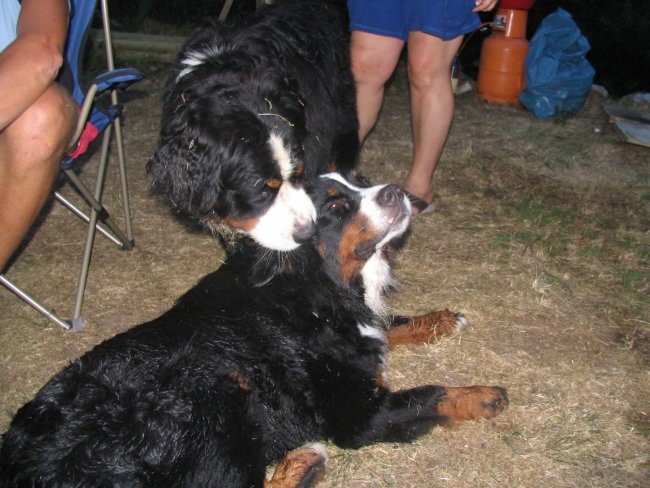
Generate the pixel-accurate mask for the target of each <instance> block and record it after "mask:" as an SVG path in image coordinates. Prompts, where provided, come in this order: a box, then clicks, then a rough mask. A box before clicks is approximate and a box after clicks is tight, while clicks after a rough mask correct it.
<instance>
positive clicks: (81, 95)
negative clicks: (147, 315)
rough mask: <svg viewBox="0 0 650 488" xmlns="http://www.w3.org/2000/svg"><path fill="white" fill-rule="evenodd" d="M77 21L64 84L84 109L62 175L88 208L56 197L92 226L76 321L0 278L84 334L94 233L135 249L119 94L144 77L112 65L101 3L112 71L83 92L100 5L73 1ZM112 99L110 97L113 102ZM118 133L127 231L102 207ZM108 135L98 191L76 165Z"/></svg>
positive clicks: (69, 43)
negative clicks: (92, 29) (89, 37)
mask: <svg viewBox="0 0 650 488" xmlns="http://www.w3.org/2000/svg"><path fill="white" fill-rule="evenodd" d="M71 6H72V17H71V19H70V25H69V29H68V40H67V44H66V64H67V66H66V69H65V70H64V73H63V75H62V76H64V77H66V78H67V79H66V80H61V82H62V84H63V85H67V86H69V88H70V91H71V93H72V95H73V97H74V99H75V100H76V101H77V103H79V105H80V106H81V115H80V117H79V122H78V124H77V130H76V132H75V136H74V140H75V141H76V143H75V150H74V151H73V152H72V153H70V154H68V155H66V156H65V157H64V158H63V160H62V161H61V170H62V174H63V175H64V176H65V179H66V180H67V182H69V183H70V185H71V186H72V187H73V188H74V189H75V190H76V192H77V193H78V194H79V195H80V196H81V197H82V198H83V200H84V201H85V203H87V204H88V205H87V206H88V207H89V212H85V211H84V210H82V209H80V208H79V206H77V205H75V204H74V203H73V202H72V201H71V200H70V199H68V198H66V197H64V196H63V195H62V194H61V193H60V192H59V191H56V192H54V196H55V198H56V199H57V200H58V201H59V202H61V203H62V204H63V205H64V206H66V207H67V208H68V209H70V210H71V211H72V212H73V213H74V214H75V215H77V216H78V217H79V218H80V219H82V220H83V221H85V222H86V223H87V224H88V230H87V234H86V241H85V246H84V252H83V256H82V261H81V267H80V271H79V277H78V282H77V293H76V299H75V305H74V310H73V314H72V318H71V319H69V320H62V319H61V318H59V317H58V316H57V315H56V314H55V313H53V312H52V311H50V310H49V309H48V308H47V307H45V306H44V305H42V304H41V303H39V302H38V301H36V300H35V299H34V298H32V297H31V296H30V295H28V294H27V293H26V292H24V291H23V290H22V289H20V288H19V287H18V286H17V285H15V284H14V283H12V282H11V281H10V280H9V279H7V277H6V276H5V275H2V274H0V283H2V284H3V285H4V286H5V287H7V288H8V289H9V290H11V291H12V292H13V293H15V294H16V295H17V296H18V297H20V298H22V299H23V300H24V301H25V302H27V303H28V304H29V305H31V306H32V307H34V308H35V309H36V310H38V311H39V312H40V313H42V314H43V315H44V316H45V317H47V318H48V319H49V320H51V321H53V322H54V323H56V324H58V325H59V326H61V327H62V328H64V329H65V330H81V329H82V328H83V327H84V326H85V321H84V319H83V317H82V316H81V308H82V305H83V300H84V294H85V290H86V282H87V278H88V270H89V267H90V258H91V254H92V248H93V243H94V239H95V231H96V230H99V232H100V233H101V234H103V235H104V236H106V237H107V238H108V239H110V240H111V241H112V242H114V243H115V244H116V245H118V246H119V248H120V249H123V250H129V249H132V248H133V246H134V240H133V233H132V229H131V215H130V210H129V194H128V187H127V180H126V163H125V159H124V149H123V143H122V128H121V125H120V115H121V106H120V105H119V104H118V97H117V89H125V88H126V87H127V86H129V85H130V84H131V83H133V82H135V81H138V80H140V79H142V74H141V73H140V72H139V71H138V70H136V69H133V68H122V69H115V66H114V62H113V51H112V44H111V33H110V23H109V22H110V19H109V13H108V5H107V0H101V14H102V22H103V31H104V44H105V48H106V60H107V68H108V71H106V72H104V73H102V74H100V75H99V76H97V77H95V78H94V79H93V80H92V82H91V83H90V85H89V87H88V89H87V90H84V85H83V82H82V61H83V59H82V58H83V53H84V47H85V43H86V38H87V34H88V31H89V29H90V26H91V23H92V20H93V17H94V15H95V11H96V7H97V0H73V1H71ZM102 94H104V95H106V97H103V98H110V103H109V105H108V106H107V107H101V103H98V102H100V100H99V98H100V95H102ZM109 95H110V97H109ZM113 130H114V133H115V143H116V144H115V145H116V149H117V156H118V163H119V173H120V183H121V199H122V207H123V212H124V230H122V229H120V228H119V227H118V226H117V225H116V224H115V223H114V222H113V221H112V220H111V217H110V215H109V213H108V211H107V210H106V208H105V207H104V206H103V204H102V194H103V189H104V180H105V175H106V169H107V163H108V151H109V147H110V143H111V136H112V132H113ZM99 134H103V139H102V146H101V152H100V157H99V167H98V170H97V177H96V182H95V187H94V189H92V190H91V189H89V188H88V187H87V186H86V185H85V184H84V183H83V182H82V181H81V180H80V179H79V177H78V176H77V174H76V173H75V172H74V166H75V163H76V162H77V160H78V158H79V157H80V156H81V155H82V154H84V153H85V152H86V150H87V149H88V145H89V144H90V143H91V142H92V141H93V140H94V139H95V138H97V137H98V136H99Z"/></svg>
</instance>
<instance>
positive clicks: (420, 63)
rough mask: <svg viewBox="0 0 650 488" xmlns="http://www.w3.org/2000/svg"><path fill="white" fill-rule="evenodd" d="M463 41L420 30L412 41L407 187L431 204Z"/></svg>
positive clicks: (451, 111)
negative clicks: (454, 69) (453, 65)
mask: <svg viewBox="0 0 650 488" xmlns="http://www.w3.org/2000/svg"><path fill="white" fill-rule="evenodd" d="M461 41H462V36H459V37H457V38H455V39H452V40H449V41H443V40H442V39H440V38H438V37H435V36H432V35H429V34H425V33H424V32H420V31H413V32H411V33H410V34H409V38H408V73H409V83H410V88H411V124H412V129H413V165H412V166H411V169H410V171H409V174H408V176H407V178H406V180H405V182H404V188H405V189H406V190H407V191H409V192H411V193H412V194H414V195H416V196H417V197H419V198H422V199H423V200H425V201H426V202H427V203H430V202H431V201H432V200H433V197H434V193H433V188H432V186H431V179H432V177H433V173H434V171H435V169H436V165H437V164H438V160H439V158H440V155H441V153H442V150H443V148H444V145H445V141H446V140H447V135H448V133H449V128H450V126H451V121H452V117H453V112H454V94H453V92H452V89H451V77H450V68H451V62H452V61H453V58H454V56H455V54H456V52H457V51H458V48H459V47H460V44H461ZM415 212H416V213H417V210H416V211H415Z"/></svg>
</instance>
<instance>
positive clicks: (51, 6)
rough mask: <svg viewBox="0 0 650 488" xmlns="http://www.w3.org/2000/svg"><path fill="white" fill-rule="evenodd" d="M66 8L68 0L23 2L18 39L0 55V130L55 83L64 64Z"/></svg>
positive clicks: (67, 7)
mask: <svg viewBox="0 0 650 488" xmlns="http://www.w3.org/2000/svg"><path fill="white" fill-rule="evenodd" d="M3 1H4V0H3ZM68 9H69V6H68V0H23V1H22V8H21V10H20V16H19V17H18V25H17V38H16V40H15V41H14V42H12V43H11V44H10V45H9V46H7V48H6V49H5V50H4V51H2V52H1V53H0V130H3V129H4V128H5V127H6V126H7V125H9V124H10V123H11V122H12V121H13V120H15V119H16V118H17V117H18V116H19V115H20V114H22V113H23V112H24V111H25V110H26V109H27V108H28V107H29V106H30V105H31V104H33V103H34V102H35V101H36V100H37V99H38V98H39V97H40V96H41V95H42V94H43V93H44V92H45V90H46V89H47V87H49V86H50V85H51V84H52V83H53V82H54V80H55V78H56V76H57V74H58V72H59V68H60V67H61V65H62V64H63V50H64V47H65V40H66V36H67V33H68V20H69V10H68Z"/></svg>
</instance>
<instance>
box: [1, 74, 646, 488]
mask: <svg viewBox="0 0 650 488" xmlns="http://www.w3.org/2000/svg"><path fill="white" fill-rule="evenodd" d="M164 78H165V70H164V69H163V70H161V71H153V72H152V73H151V74H150V76H148V77H147V78H146V79H145V80H144V81H143V82H141V83H140V84H138V85H137V86H136V87H134V88H133V89H131V90H130V91H129V93H128V94H127V95H128V96H125V97H123V100H124V102H125V114H126V120H125V143H126V154H127V158H128V166H129V167H128V175H129V184H130V192H131V208H132V213H133V223H134V232H135V238H136V247H135V249H134V250H133V251H130V252H120V251H118V250H116V249H115V248H114V247H113V245H112V244H110V243H108V242H106V241H104V240H103V239H101V238H99V237H98V238H97V240H96V244H95V250H94V254H93V261H92V267H91V273H90V279H89V284H88V291H87V294H86V301H85V305H84V316H85V317H86V319H87V322H88V325H87V327H86V329H85V330H83V331H82V332H79V333H65V332H63V331H61V330H59V328H57V327H56V326H54V325H51V324H50V323H49V322H48V321H46V320H45V319H44V318H42V317H41V316H39V315H38V314H37V313H36V312H34V311H33V310H32V309H31V308H29V307H28V306H26V305H25V304H23V303H22V302H21V301H19V300H17V299H16V298H15V297H13V295H11V294H10V293H9V292H8V291H6V290H5V289H4V288H0V310H2V313H1V314H0V335H1V337H2V340H1V343H2V344H1V346H0V370H1V371H2V374H1V376H0V405H1V407H2V415H1V416H0V424H1V430H2V431H4V430H5V429H6V427H7V425H8V424H9V422H10V419H11V415H12V414H13V413H14V412H15V410H16V409H17V408H18V407H19V406H20V405H21V404H23V403H24V402H26V401H28V400H29V399H30V398H31V397H32V396H33V395H34V393H35V392H36V391H37V390H38V388H39V387H40V386H41V385H42V384H43V383H44V382H45V381H47V379H48V378H49V377H50V376H51V375H52V374H53V373H55V372H56V371H58V370H59V369H60V368H62V367H63V366H65V365H66V364H68V363H69V362H70V361H71V360H73V359H74V358H76V357H78V356H79V355H80V354H82V353H83V352H84V351H86V350H88V349H90V348H91V347H93V346H94V345H95V344H97V343H99V342H100V341H102V340H104V339H106V338H108V337H111V336H113V335H114V334H116V333H117V332H120V331H122V330H124V329H126V328H127V327H129V326H131V325H134V324H137V323H140V322H142V321H146V320H150V319H153V318H154V317H156V316H157V315H158V314H160V313H162V312H163V311H165V310H166V309H167V308H168V307H169V306H170V305H171V303H173V301H174V300H175V298H176V297H178V296H179V295H180V294H181V293H183V292H184V291H185V290H186V289H187V288H188V287H190V286H192V285H193V284H194V283H195V282H196V281H197V280H198V279H199V278H200V277H201V276H203V275H204V274H206V273H208V272H210V271H212V270H214V269H215V268H216V267H218V266H219V264H220V262H221V260H222V259H223V257H224V256H223V251H222V249H221V248H220V246H219V244H218V243H217V242H216V240H215V239H213V238H212V236H210V235H209V234H208V233H206V232H204V231H202V230H200V229H196V228H195V227H192V226H191V225H187V224H185V223H182V222H180V221H179V220H178V219H177V218H175V216H174V215H172V213H171V212H170V211H169V210H168V209H167V208H166V207H165V206H164V205H163V204H161V203H160V202H159V201H158V200H157V199H156V198H155V197H153V196H152V195H151V194H150V191H149V183H148V182H147V179H146V175H145V164H146V162H147V160H148V158H149V157H150V156H151V154H152V153H153V151H154V149H155V146H156V140H157V129H158V120H159V114H160V97H161V91H162V86H163V83H164ZM601 102H603V100H602V99H601V98H600V97H599V96H598V95H596V94H592V95H591V97H590V99H589V101H588V103H587V105H586V107H585V109H584V110H583V111H582V112H581V113H579V114H578V115H577V116H575V117H572V118H568V119H566V120H562V121H558V122H553V121H541V120H537V119H535V118H534V117H533V116H532V115H531V114H530V113H528V112H526V111H523V110H520V109H516V108H512V107H502V106H497V105H488V104H485V103H484V102H482V101H480V100H479V99H478V98H477V97H476V95H475V93H474V92H472V93H468V94H465V95H462V96H459V97H458V99H457V108H456V112H455V119H454V124H453V127H452V130H451V134H450V137H449V141H448V144H447V146H446V148H445V151H444V154H443V157H442V160H441V162H440V164H439V167H438V171H437V172H436V175H435V178H434V183H435V189H436V192H437V195H438V202H439V205H438V210H437V211H436V212H433V213H430V214H427V215H424V216H421V217H419V218H417V219H416V220H415V221H414V223H413V226H412V235H411V237H410V239H409V241H408V242H407V245H406V247H405V248H404V249H403V251H402V252H401V254H400V255H399V258H398V263H397V271H396V274H397V276H398V278H399V280H400V282H401V287H400V289H399V290H398V291H397V293H395V294H394V295H393V296H392V297H391V301H392V303H393V305H394V307H395V308H396V309H397V310H398V311H400V312H402V313H423V312H426V311H428V310H431V309H439V308H445V307H447V308H449V309H452V310H458V311H462V312H464V313H465V314H466V315H467V317H468V318H469V320H470V325H469V327H468V328H466V329H465V330H464V331H463V332H462V333H461V334H460V335H458V336H456V337H453V338H449V339H445V340H443V341H441V342H439V343H437V344H431V345H428V346H411V347H402V348H398V349H396V350H394V351H392V352H391V354H390V367H391V379H392V384H393V387H394V388H402V387H408V386H414V385H419V384H423V383H430V382H435V383H440V384H447V385H465V384H473V383H479V384H498V385H502V386H505V387H506V388H508V391H509V396H510V400H511V406H510V408H509V409H508V410H507V411H506V412H505V413H504V414H502V415H501V416H499V417H497V418H495V419H493V420H489V421H482V422H474V423H466V424H463V425H461V426H459V427H457V428H455V429H452V430H447V429H436V430H434V431H433V432H431V433H430V434H429V435H427V436H425V437H423V438H422V439H420V440H418V441H417V442H416V443H414V444H410V445H398V444H383V445H377V446H372V447H368V448H364V449H360V450H358V451H348V450H340V449H337V448H336V447H334V446H331V445H329V446H328V450H329V452H330V455H331V456H330V457H331V460H330V463H329V468H328V473H327V475H326V478H325V480H324V482H323V483H322V486H324V487H353V488H355V487H388V486H399V487H424V486H446V487H467V486H485V487H502V486H522V487H524V486H529V487H535V486H554V487H555V486H557V487H560V486H561V487H583V486H598V487H613V486H628V487H634V486H638V487H641V486H646V484H647V480H648V478H649V477H648V475H649V474H650V473H649V472H648V470H649V466H650V465H649V459H650V457H649V456H650V448H649V446H650V443H649V442H648V433H649V429H648V412H650V381H648V380H649V378H648V364H649V362H648V359H649V358H648V351H649V349H650V348H649V346H648V337H649V336H650V331H649V326H648V320H649V317H650V314H649V311H650V310H649V304H648V295H649V294H648V291H649V290H648V287H649V280H650V278H649V273H650V271H649V261H648V257H649V256H650V245H649V244H650V235H649V232H650V225H649V224H650V221H649V216H650V208H649V207H650V203H649V202H650V185H649V184H648V183H649V182H648V175H649V173H650V171H649V170H650V165H649V163H650V151H649V150H648V149H647V148H643V147H638V146H633V145H629V144H625V143H622V142H621V141H620V139H619V138H618V136H617V134H616V133H615V131H614V130H613V129H612V128H611V127H609V125H608V122H607V118H606V116H605V114H604V112H602V110H601V109H600V104H601ZM410 159H411V135H410V124H409V114H408V93H407V88H406V81H405V78H404V76H403V74H402V72H401V71H400V73H398V75H397V77H396V79H395V80H394V82H393V84H392V86H391V87H390V89H389V90H388V92H387V96H386V102H385V107H384V110H383V112H382V115H381V119H380V123H379V125H378V127H377V128H376V130H375V131H374V133H373V134H372V135H371V137H370V138H369V139H368V141H367V142H366V144H365V146H364V149H363V153H362V166H361V167H362V169H363V171H364V172H365V173H366V174H367V175H368V176H369V177H370V178H371V180H373V181H374V182H377V183H379V182H401V181H403V179H404V178H405V176H406V172H407V170H408V167H409V164H410ZM93 170H94V168H93V164H89V165H88V166H87V167H86V168H84V170H83V171H82V175H83V177H84V178H93V177H94V175H93ZM114 170H115V168H114V167H113V168H112V169H111V174H110V180H109V184H108V187H107V189H106V194H107V195H115V194H116V179H117V177H116V175H115V171H114ZM111 198H113V200H116V198H114V197H109V201H110V199H111ZM118 220H119V219H118ZM83 233H84V230H83V226H82V225H81V224H80V223H79V222H77V220H76V219H75V218H74V217H73V216H71V215H69V214H68V213H67V211H65V210H63V209H62V208H61V207H60V206H58V205H52V207H51V209H50V211H49V213H47V215H45V217H44V219H43V222H42V224H41V225H40V227H39V229H38V231H37V232H36V233H35V235H34V237H33V238H32V239H31V241H30V242H29V243H28V244H27V246H26V247H25V249H24V251H23V253H22V255H21V257H20V259H19V260H17V262H16V263H15V265H14V266H13V268H12V269H11V270H10V273H9V275H10V276H11V277H13V278H14V279H15V280H16V281H17V282H19V283H22V284H25V285H26V286H28V287H29V288H30V289H31V290H32V291H33V292H34V294H36V295H37V296H39V297H41V298H42V299H43V300H44V301H45V302H47V303H48V304H49V305H50V306H52V307H54V308H55V309H56V310H58V311H60V312H61V313H63V314H66V313H67V312H68V310H70V309H71V308H72V302H73V294H74V286H75V284H74V281H75V279H76V278H75V274H76V272H77V269H78V261H77V256H80V255H81V246H82V239H83Z"/></svg>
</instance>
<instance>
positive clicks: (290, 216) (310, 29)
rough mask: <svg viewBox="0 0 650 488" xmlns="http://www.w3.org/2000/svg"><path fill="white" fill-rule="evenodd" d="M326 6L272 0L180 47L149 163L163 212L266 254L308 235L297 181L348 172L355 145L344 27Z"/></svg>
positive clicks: (308, 207) (309, 221) (306, 203)
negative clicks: (165, 205) (225, 232)
mask: <svg viewBox="0 0 650 488" xmlns="http://www.w3.org/2000/svg"><path fill="white" fill-rule="evenodd" d="M331 3H333V2H331V1H330V2H328V1H326V0H298V1H295V0H294V1H288V2H282V3H280V4H278V5H272V6H268V7H265V8H262V9H260V10H258V11H257V12H256V13H255V14H254V15H252V16H251V17H249V18H247V19H244V20H238V21H234V22H231V23H214V24H212V25H210V26H207V27H204V28H201V29H199V30H198V31H197V32H196V33H195V34H194V35H193V36H192V37H191V38H190V40H189V41H188V42H187V43H186V44H185V46H184V47H183V48H182V50H181V53H180V54H179V57H178V61H177V63H176V66H175V67H174V69H173V70H172V74H171V76H170V78H169V80H168V83H167V87H166V91H165V95H164V100H163V103H164V108H163V116H162V126H161V131H160V142H159V148H158V150H157V151H156V153H155V155H154V156H153V158H152V159H151V160H150V162H149V164H148V171H149V174H150V175H151V177H152V181H153V185H154V188H157V190H158V191H159V192H160V193H162V194H163V195H164V196H165V197H166V198H167V199H168V200H169V202H170V203H171V205H172V207H173V208H175V209H176V210H178V211H179V212H181V213H184V214H186V215H189V216H190V217H192V218H194V219H196V220H198V221H200V222H202V223H203V224H206V225H207V226H209V227H213V226H221V225H223V224H225V226H227V227H228V228H230V229H235V230H236V231H238V232H240V233H244V234H247V235H249V236H250V237H252V238H253V239H254V240H255V241H257V242H258V243H259V244H261V245H262V246H264V247H267V248H269V249H273V250H280V251H288V250H291V249H294V248H296V247H297V246H298V245H299V244H300V243H301V242H303V241H304V240H306V239H308V238H309V237H311V235H312V234H313V231H314V219H315V210H314V206H313V205H312V203H311V201H310V200H309V199H308V198H307V196H306V195H305V192H304V189H303V186H302V181H303V179H309V178H313V177H314V176H317V175H320V174H323V173H327V172H330V171H334V170H336V171H340V172H342V173H347V172H349V171H351V170H352V169H353V167H354V165H355V164H356V159H357V154H358V150H359V140H358V135H357V128H358V122H357V116H356V107H355V92H354V82H353V78H352V75H351V71H350V66H349V58H348V50H349V46H348V33H347V26H346V23H345V21H344V18H343V17H344V13H343V12H341V11H340V8H338V7H336V6H332V5H330V4H331Z"/></svg>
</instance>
